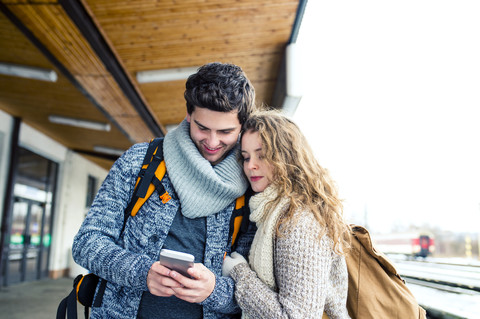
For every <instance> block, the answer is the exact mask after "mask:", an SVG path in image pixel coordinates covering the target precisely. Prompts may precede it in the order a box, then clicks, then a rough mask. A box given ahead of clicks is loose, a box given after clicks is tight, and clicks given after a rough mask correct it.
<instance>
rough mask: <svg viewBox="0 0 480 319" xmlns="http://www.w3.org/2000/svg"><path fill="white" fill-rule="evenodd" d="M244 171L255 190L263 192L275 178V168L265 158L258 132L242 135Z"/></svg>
mask: <svg viewBox="0 0 480 319" xmlns="http://www.w3.org/2000/svg"><path fill="white" fill-rule="evenodd" d="M242 157H243V171H244V172H245V175H247V178H248V180H249V181H250V185H251V186H252V189H253V191H254V192H257V193H258V192H262V191H263V190H264V189H265V188H267V186H268V185H270V183H271V182H272V180H273V169H272V166H271V165H270V164H268V163H267V162H266V161H265V159H264V154H263V150H262V141H261V140H260V136H259V135H258V132H255V131H247V132H245V133H244V134H243V135H242Z"/></svg>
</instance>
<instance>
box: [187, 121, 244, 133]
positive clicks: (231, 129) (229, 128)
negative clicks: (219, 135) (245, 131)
mask: <svg viewBox="0 0 480 319" xmlns="http://www.w3.org/2000/svg"><path fill="white" fill-rule="evenodd" d="M193 121H194V122H195V124H197V125H198V126H200V127H202V128H205V129H207V130H211V128H209V127H207V126H205V125H203V124H202V123H200V122H199V121H197V120H193ZM234 130H235V127H228V128H224V129H221V130H217V131H222V132H226V131H234Z"/></svg>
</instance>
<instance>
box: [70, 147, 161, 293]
mask: <svg viewBox="0 0 480 319" xmlns="http://www.w3.org/2000/svg"><path fill="white" fill-rule="evenodd" d="M147 145H148V144H146V143H144V144H137V145H134V146H133V147H132V148H130V149H129V150H128V151H127V152H125V153H124V154H123V155H122V156H121V157H120V158H119V159H118V160H117V161H116V162H115V163H114V165H113V166H112V168H111V169H110V171H109V173H108V175H107V177H106V178H105V180H104V182H103V183H102V186H101V187H100V190H99V192H98V194H97V196H96V197H95V200H94V202H93V204H92V207H91V208H90V211H89V213H88V215H87V217H86V218H85V220H84V222H83V224H82V226H81V227H80V230H79V231H78V233H77V234H76V236H75V238H74V242H73V246H72V254H73V258H74V260H75V261H76V262H77V263H78V264H79V265H81V266H83V267H85V268H86V269H88V270H89V271H91V272H92V273H94V274H96V275H98V276H100V277H101V278H104V279H106V280H108V281H110V282H113V283H116V284H119V285H121V286H129V287H131V288H133V289H141V290H147V287H146V277H147V274H148V270H149V269H150V267H151V265H152V264H153V262H154V260H151V258H149V257H148V256H146V255H145V254H142V253H134V252H132V251H128V250H126V249H124V248H123V247H122V246H121V245H119V244H117V242H118V237H119V236H120V231H121V229H122V225H123V220H124V209H125V207H126V206H127V205H128V203H129V201H130V199H131V196H132V192H133V187H134V185H135V179H136V175H137V173H138V171H139V169H140V166H141V161H142V159H143V156H144V155H145V151H146V146H147Z"/></svg>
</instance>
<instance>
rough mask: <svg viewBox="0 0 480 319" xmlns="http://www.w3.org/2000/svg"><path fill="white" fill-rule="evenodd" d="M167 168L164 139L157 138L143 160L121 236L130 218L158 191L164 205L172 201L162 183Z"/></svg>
mask: <svg viewBox="0 0 480 319" xmlns="http://www.w3.org/2000/svg"><path fill="white" fill-rule="evenodd" d="M165 172H166V166H165V161H164V160H163V138H160V137H157V138H155V139H152V140H151V141H150V144H149V145H148V149H147V153H146V154H145V157H144V159H143V164H142V168H141V169H140V172H139V173H138V177H137V181H136V183H135V188H134V190H133V195H132V199H131V200H130V203H129V204H128V206H127V208H126V209H125V214H124V219H123V226H122V230H121V232H120V234H122V233H123V231H124V230H125V225H126V223H127V219H128V217H129V216H135V215H136V214H137V212H138V211H139V210H140V208H141V207H142V205H143V204H144V203H145V202H146V201H147V199H148V198H149V197H150V196H151V195H152V193H153V192H154V191H155V189H157V192H158V194H159V196H160V198H161V199H162V202H163V203H166V202H168V201H169V200H170V198H171V197H170V195H169V194H168V192H167V191H166V190H165V188H164V187H163V185H162V183H161V182H160V181H161V180H162V178H163V176H164V175H165Z"/></svg>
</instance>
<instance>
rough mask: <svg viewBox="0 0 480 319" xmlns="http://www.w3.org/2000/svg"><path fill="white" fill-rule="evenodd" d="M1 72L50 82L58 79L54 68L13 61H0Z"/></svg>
mask: <svg viewBox="0 0 480 319" xmlns="http://www.w3.org/2000/svg"><path fill="white" fill-rule="evenodd" d="M0 74H4V75H10V76H18V77H21V78H27V79H34V80H41V81H48V82H56V81H57V73H56V72H55V71H53V70H48V69H42V68H36V67H30V66H23V65H18V64H11V63H0Z"/></svg>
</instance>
